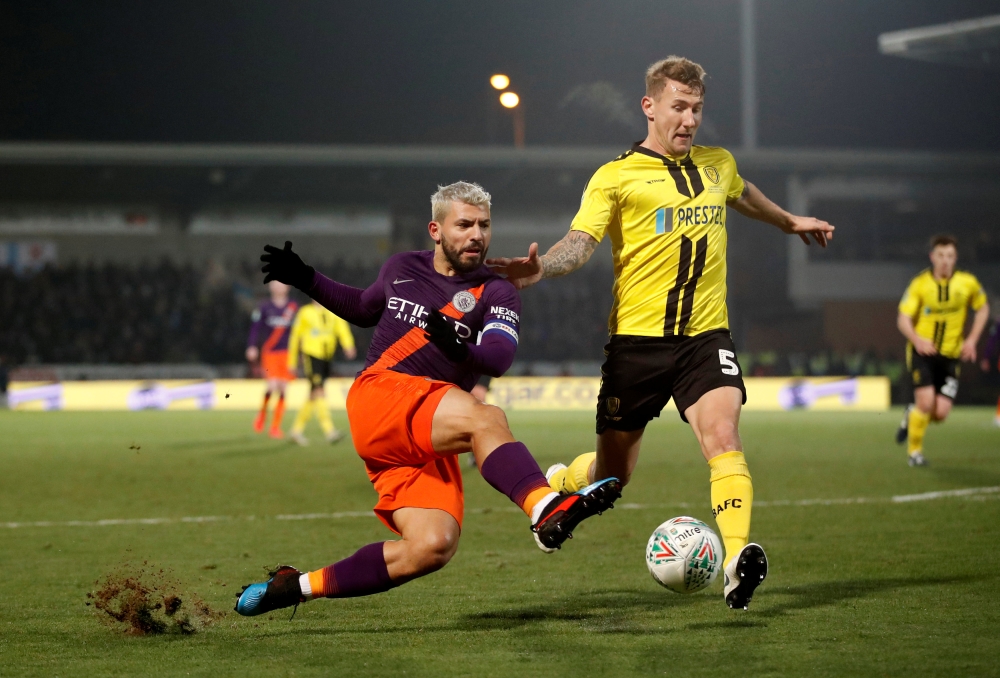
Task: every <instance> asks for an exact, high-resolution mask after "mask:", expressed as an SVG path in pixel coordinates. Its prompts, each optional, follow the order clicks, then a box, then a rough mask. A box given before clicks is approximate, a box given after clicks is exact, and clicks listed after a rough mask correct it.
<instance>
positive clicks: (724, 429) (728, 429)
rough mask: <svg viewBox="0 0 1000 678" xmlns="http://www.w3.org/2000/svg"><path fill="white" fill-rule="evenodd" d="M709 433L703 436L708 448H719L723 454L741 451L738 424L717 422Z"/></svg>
mask: <svg viewBox="0 0 1000 678" xmlns="http://www.w3.org/2000/svg"><path fill="white" fill-rule="evenodd" d="M707 433H708V435H706V436H703V438H704V440H705V443H706V446H708V447H717V448H718V449H719V450H720V451H722V452H731V451H733V450H738V449H740V433H739V429H737V427H736V422H733V421H718V422H715V423H713V424H712V426H711V427H710V428H709V430H708V431H707ZM712 451H715V450H712Z"/></svg>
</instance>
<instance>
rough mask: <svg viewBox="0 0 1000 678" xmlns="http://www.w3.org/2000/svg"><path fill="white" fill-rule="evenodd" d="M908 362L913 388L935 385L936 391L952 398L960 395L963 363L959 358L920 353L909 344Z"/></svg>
mask: <svg viewBox="0 0 1000 678" xmlns="http://www.w3.org/2000/svg"><path fill="white" fill-rule="evenodd" d="M906 363H907V367H908V368H909V369H910V377H911V378H912V379H913V388H922V387H924V386H933V387H934V392H935V393H940V394H941V395H943V396H944V397H946V398H951V399H952V400H954V399H955V397H956V396H957V395H958V377H959V375H960V374H961V372H962V363H961V361H960V360H959V359H958V358H946V357H945V356H943V355H920V354H919V353H917V352H916V351H914V350H913V347H911V346H907V351H906Z"/></svg>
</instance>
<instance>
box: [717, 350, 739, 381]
mask: <svg viewBox="0 0 1000 678" xmlns="http://www.w3.org/2000/svg"><path fill="white" fill-rule="evenodd" d="M735 357H736V354H735V353H733V352H732V351H727V350H726V349H724V348H720V349H719V364H720V365H722V373H723V374H729V375H737V374H739V373H740V366H739V365H737V364H736V363H734V362H733V361H732V358H735Z"/></svg>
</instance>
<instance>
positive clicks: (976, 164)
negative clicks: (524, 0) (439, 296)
mask: <svg viewBox="0 0 1000 678" xmlns="http://www.w3.org/2000/svg"><path fill="white" fill-rule="evenodd" d="M621 151H622V147H618V146H616V147H603V146H597V147H570V146H533V147H528V148H524V149H516V148H513V147H509V146H419V145H405V146H378V145H315V144H311V145H306V144H301V145H296V144H126V143H51V142H0V166H2V165H6V166H18V165H21V166H63V167H73V166H98V167H99V166H139V167H208V168H211V167H274V168H280V167H302V168H308V167H330V168H336V167H344V168H371V169H376V168H385V169H390V168H413V169H419V168H429V167H455V168H488V169H588V170H593V169H596V168H597V167H599V166H600V165H602V164H604V163H605V162H607V161H608V160H609V159H611V158H614V157H615V156H617V155H618V154H619V153H621ZM733 153H734V155H735V156H736V159H737V161H738V162H739V163H740V167H741V169H742V168H747V169H755V170H763V171H781V172H786V171H789V172H794V171H831V170H834V171H837V170H841V171H842V170H856V169H865V170H883V171H903V172H923V171H927V172H931V173H937V172H948V171H953V170H954V169H958V168H961V169H963V170H966V171H968V170H973V171H975V170H996V169H1000V154H997V153H961V152H960V153H941V152H935V151H898V150H862V149H801V148H795V149H793V148H767V149H760V148H759V149H753V150H740V149H739V148H734V149H733Z"/></svg>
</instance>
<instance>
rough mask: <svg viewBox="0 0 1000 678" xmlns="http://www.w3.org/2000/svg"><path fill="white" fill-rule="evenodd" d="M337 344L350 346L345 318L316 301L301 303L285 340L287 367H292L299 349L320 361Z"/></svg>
mask: <svg viewBox="0 0 1000 678" xmlns="http://www.w3.org/2000/svg"><path fill="white" fill-rule="evenodd" d="M338 343H339V344H340V345H341V346H342V347H344V348H345V349H351V348H354V335H352V334H351V326H350V325H349V324H348V323H347V321H346V320H343V319H342V318H338V317H337V316H335V315H334V314H333V313H332V312H331V311H328V310H327V309H325V308H323V307H322V306H320V305H319V304H308V305H306V306H303V307H302V308H300V309H299V312H298V313H296V314H295V322H294V323H292V334H291V337H290V338H289V339H288V352H289V356H288V367H289V368H290V369H294V368H295V367H296V365H297V364H298V357H299V356H298V354H299V353H300V352H301V353H304V354H305V355H308V356H312V357H313V358H318V359H320V360H332V359H333V354H334V352H335V351H336V350H337V344H338Z"/></svg>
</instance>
